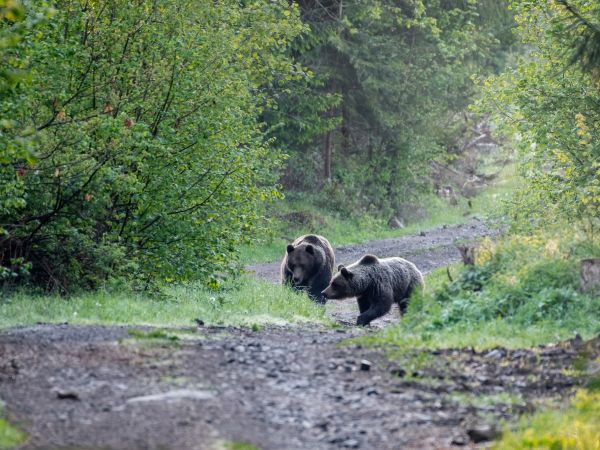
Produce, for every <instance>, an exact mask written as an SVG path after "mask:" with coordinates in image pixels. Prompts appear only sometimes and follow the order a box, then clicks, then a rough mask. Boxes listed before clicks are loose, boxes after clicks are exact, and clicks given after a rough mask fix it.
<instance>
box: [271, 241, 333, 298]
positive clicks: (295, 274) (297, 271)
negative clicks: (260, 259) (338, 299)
mask: <svg viewBox="0 0 600 450" xmlns="http://www.w3.org/2000/svg"><path fill="white" fill-rule="evenodd" d="M334 267H335V256H334V254H333V248H332V247H331V244H330V243H329V241H328V240H327V239H325V238H324V237H323V236H317V235H315V234H307V235H305V236H300V237H299V238H297V239H296V240H295V241H294V242H293V243H291V244H289V245H288V246H287V249H286V252H285V256H284V257H283V261H282V262H281V283H282V284H290V285H291V286H292V287H294V288H295V289H298V290H305V291H306V292H308V295H310V296H311V297H312V298H313V299H314V300H315V301H316V302H318V303H325V302H326V301H327V300H326V298H325V296H324V295H323V293H322V291H323V289H325V288H326V287H327V285H328V284H329V282H330V281H331V276H332V275H333V268H334Z"/></svg>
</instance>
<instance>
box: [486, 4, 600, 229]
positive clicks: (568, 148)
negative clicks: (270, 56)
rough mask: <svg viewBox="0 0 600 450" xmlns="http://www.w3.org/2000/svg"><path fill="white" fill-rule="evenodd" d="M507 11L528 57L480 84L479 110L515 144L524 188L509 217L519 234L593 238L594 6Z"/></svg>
mask: <svg viewBox="0 0 600 450" xmlns="http://www.w3.org/2000/svg"><path fill="white" fill-rule="evenodd" d="M511 4H512V8H513V10H514V11H515V13H516V20H517V23H518V27H517V29H516V31H517V35H518V37H519V38H520V40H521V42H522V43H523V44H525V45H527V46H528V48H529V49H530V52H529V53H528V54H526V55H523V56H522V57H521V58H520V59H519V60H518V61H517V64H516V65H515V67H514V68H513V69H511V70H507V71H506V72H505V73H503V74H502V75H500V76H497V77H493V78H490V79H488V80H486V81H485V83H484V88H485V92H486V95H485V97H484V99H483V101H482V104H481V109H482V110H485V111H488V112H491V113H492V115H493V117H494V118H495V119H496V122H497V123H498V125H499V128H500V130H501V132H503V133H504V134H505V135H507V136H511V137H512V136H516V137H517V139H516V145H517V148H518V150H519V156H520V158H519V162H520V172H521V174H522V175H523V178H524V180H525V183H524V185H523V188H522V189H520V190H519V192H518V193H517V195H516V197H515V200H514V202H512V203H511V205H512V207H511V208H510V213H511V216H512V218H513V219H515V220H516V224H517V225H519V227H520V229H525V228H531V227H534V228H535V227H539V228H543V227H546V226H548V225H549V224H554V223H557V222H558V223H564V222H568V223H569V224H571V223H573V222H576V223H577V225H583V226H584V227H585V228H586V229H587V230H588V232H589V233H590V234H593V233H594V230H595V229H597V228H598V226H600V222H599V220H598V219H599V218H600V139H599V138H600V135H599V133H600V108H599V107H598V105H599V101H600V91H599V90H598V81H599V77H598V74H599V73H600V72H598V69H597V67H596V68H595V69H593V70H591V67H590V65H593V64H597V63H598V60H597V58H596V59H594V58H593V54H594V52H595V54H596V55H597V54H598V51H597V48H598V47H597V45H598V36H599V35H598V31H597V30H598V27H599V26H600V21H599V18H600V4H599V3H598V2H593V1H589V0H572V1H568V2H564V1H552V0H543V1H538V2H530V1H521V0H513V1H512V2H511ZM591 35H594V36H595V37H592V36H591ZM574 48H575V49H576V52H575V53H573V49H574ZM588 50H589V51H588ZM573 62H581V64H573Z"/></svg>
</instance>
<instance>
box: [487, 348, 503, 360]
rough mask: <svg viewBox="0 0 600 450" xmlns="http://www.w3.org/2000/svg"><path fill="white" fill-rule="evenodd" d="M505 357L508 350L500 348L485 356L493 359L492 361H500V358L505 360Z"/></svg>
mask: <svg viewBox="0 0 600 450" xmlns="http://www.w3.org/2000/svg"><path fill="white" fill-rule="evenodd" d="M505 356H506V350H504V349H500V348H496V349H494V350H491V351H489V352H488V353H487V354H486V355H485V357H486V358H491V359H500V358H504V357H505Z"/></svg>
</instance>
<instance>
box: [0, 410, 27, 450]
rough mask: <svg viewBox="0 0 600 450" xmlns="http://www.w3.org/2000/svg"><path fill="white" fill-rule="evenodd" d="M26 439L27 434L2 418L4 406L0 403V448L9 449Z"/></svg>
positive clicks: (2, 449) (1, 449)
mask: <svg viewBox="0 0 600 450" xmlns="http://www.w3.org/2000/svg"><path fill="white" fill-rule="evenodd" d="M26 440H27V435H26V434H25V433H23V432H22V431H21V430H19V429H17V428H15V427H14V426H13V425H11V424H10V423H9V422H8V421H7V420H6V419H5V418H4V407H3V406H2V405H1V404H0V450H8V449H11V448H13V447H16V446H17V445H19V444H22V443H23V442H25V441H26Z"/></svg>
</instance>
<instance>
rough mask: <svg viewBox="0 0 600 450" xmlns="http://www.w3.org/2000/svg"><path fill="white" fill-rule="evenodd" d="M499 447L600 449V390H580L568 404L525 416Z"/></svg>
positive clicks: (508, 449) (498, 449) (510, 449)
mask: <svg viewBox="0 0 600 450" xmlns="http://www.w3.org/2000/svg"><path fill="white" fill-rule="evenodd" d="M492 448H493V449H495V450H519V449H548V450H600V393H598V392H589V391H586V390H581V391H578V392H577V394H576V395H575V397H574V398H573V399H572V400H571V402H570V403H569V404H568V405H565V406H563V407H562V408H560V409H558V410H557V409H552V410H546V411H540V412H538V413H536V414H534V415H533V416H529V417H525V418H523V419H522V420H521V421H520V422H519V424H518V425H517V427H516V429H515V430H512V431H511V430H507V431H506V432H505V433H504V435H503V437H502V439H501V440H500V441H499V442H497V443H496V444H495V445H494V446H493V447H492Z"/></svg>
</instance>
